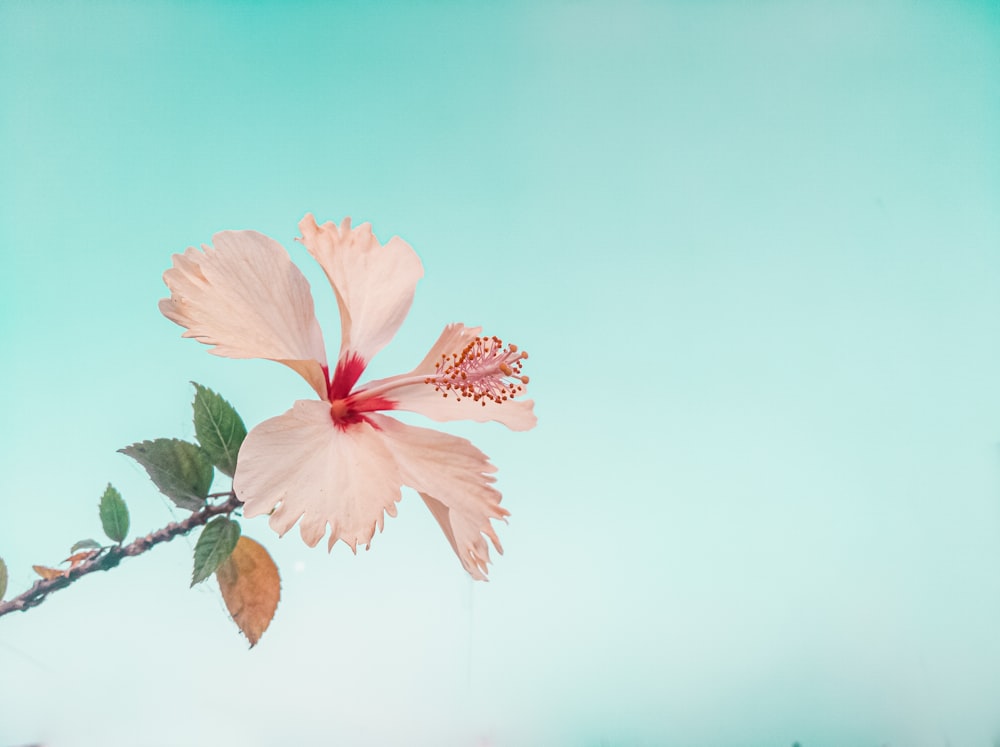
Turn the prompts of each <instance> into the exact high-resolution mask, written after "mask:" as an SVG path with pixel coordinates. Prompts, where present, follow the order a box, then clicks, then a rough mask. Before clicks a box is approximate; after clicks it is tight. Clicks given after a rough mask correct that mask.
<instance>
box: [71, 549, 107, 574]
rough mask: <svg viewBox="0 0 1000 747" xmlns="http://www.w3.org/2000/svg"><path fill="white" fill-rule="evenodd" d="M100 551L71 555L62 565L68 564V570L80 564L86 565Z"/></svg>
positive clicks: (84, 551) (85, 551)
mask: <svg viewBox="0 0 1000 747" xmlns="http://www.w3.org/2000/svg"><path fill="white" fill-rule="evenodd" d="M99 552H100V550H83V551H82V552H77V553H73V554H72V555H70V556H69V557H68V558H66V560H64V561H63V562H64V563H69V568H70V570H73V569H74V568H76V567H77V566H78V565H80V564H81V563H86V562H87V561H88V560H90V559H91V558H93V557H95V556H96V555H97V554H98V553H99Z"/></svg>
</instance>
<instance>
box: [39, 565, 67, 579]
mask: <svg viewBox="0 0 1000 747" xmlns="http://www.w3.org/2000/svg"><path fill="white" fill-rule="evenodd" d="M31 567H32V568H33V569H34V570H35V573H37V574H38V575H39V576H41V577H42V578H44V579H45V580H46V581H48V580H49V579H53V578H59V577H60V576H64V575H66V574H67V573H69V571H60V570H59V569H58V568H49V567H47V566H44V565H33V566H31Z"/></svg>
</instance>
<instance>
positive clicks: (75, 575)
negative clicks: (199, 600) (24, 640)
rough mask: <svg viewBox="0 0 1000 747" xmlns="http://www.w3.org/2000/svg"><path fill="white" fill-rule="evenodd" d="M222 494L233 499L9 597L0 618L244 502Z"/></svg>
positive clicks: (39, 601) (177, 535)
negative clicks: (11, 597)
mask: <svg viewBox="0 0 1000 747" xmlns="http://www.w3.org/2000/svg"><path fill="white" fill-rule="evenodd" d="M218 495H219V496H220V497H221V496H223V495H228V496H229V498H228V499H227V500H225V501H224V502H223V503H215V504H210V505H207V506H204V507H203V508H201V509H199V510H198V511H195V512H194V513H193V514H191V515H190V516H189V517H187V518H186V519H184V521H173V522H171V523H169V524H167V525H166V526H165V527H163V528H162V529H157V530H156V531H155V532H151V533H150V534H147V535H146V536H145V537H139V538H138V539H135V540H133V541H132V542H130V543H129V544H127V545H115V546H114V547H110V548H108V549H107V550H104V551H102V552H100V553H99V554H97V555H95V556H94V557H93V558H92V559H90V560H87V561H85V562H83V563H81V564H80V565H78V566H76V567H75V568H70V569H69V570H67V571H66V572H65V573H63V574H62V575H61V576H56V577H55V578H48V579H43V580H41V581H39V582H37V583H36V584H35V585H34V586H32V587H31V588H30V589H28V590H27V591H26V592H24V593H23V594H21V595H19V596H16V597H14V598H13V599H9V600H7V601H6V602H0V617H3V616H4V615H6V614H7V613H8V612H15V611H18V610H20V611H22V612H23V611H25V610H28V609H30V608H32V607H36V606H38V605H39V604H41V603H42V602H44V601H45V600H46V598H48V596H49V594H51V593H53V592H55V591H58V590H59V589H65V588H66V587H67V586H69V585H70V584H71V583H73V582H74V581H77V580H78V579H80V578H82V577H83V576H86V575H87V574H88V573H94V572H95V571H109V570H111V569H112V568H114V567H115V566H116V565H118V564H119V563H120V562H121V561H122V558H127V557H131V556H133V555H141V554H142V553H144V552H146V551H147V550H149V549H151V548H152V547H153V546H154V545H158V544H160V543H161V542H169V541H170V540H172V539H173V538H174V537H180V536H181V535H182V534H187V533H188V532H190V531H191V530H192V529H194V528H196V527H200V526H203V525H205V524H206V523H208V520H209V519H211V518H212V517H213V516H219V515H221V514H231V513H232V512H233V511H235V510H236V509H237V508H239V507H240V506H242V505H243V504H242V503H241V502H240V501H239V500H238V499H237V498H236V494H235V493H233V492H232V491H229V492H227V493H220V494H218Z"/></svg>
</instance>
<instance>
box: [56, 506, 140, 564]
mask: <svg viewBox="0 0 1000 747" xmlns="http://www.w3.org/2000/svg"><path fill="white" fill-rule="evenodd" d="M123 505H124V503H123ZM125 531H126V532H127V531H128V513H127V511H126V514H125ZM112 539H114V537H112ZM123 539H124V538H123ZM119 541H120V540H119ZM100 549H101V543H100V542H98V541H97V540H92V539H85V540H80V541H79V542H77V543H76V544H74V545H73V546H72V547H71V548H70V549H69V551H70V553H71V554H72V553H75V552H76V551H77V550H100Z"/></svg>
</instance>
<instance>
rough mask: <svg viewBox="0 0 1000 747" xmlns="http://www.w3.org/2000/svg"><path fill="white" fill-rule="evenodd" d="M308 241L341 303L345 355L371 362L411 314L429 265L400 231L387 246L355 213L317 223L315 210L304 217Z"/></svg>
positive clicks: (301, 225)
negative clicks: (339, 220)
mask: <svg viewBox="0 0 1000 747" xmlns="http://www.w3.org/2000/svg"><path fill="white" fill-rule="evenodd" d="M299 230H300V231H301V232H302V243H304V244H305V245H306V248H307V249H308V250H309V253H310V254H311V255H312V256H313V257H315V258H316V261H317V262H319V263H320V265H321V266H322V267H323V271H324V272H325V273H326V276H327V278H328V279H329V280H330V284H331V285H332V286H333V290H334V292H335V293H336V294H337V303H338V305H339V306H340V326H341V344H340V357H339V360H340V361H344V360H345V359H346V358H347V356H348V355H351V354H353V355H355V356H357V357H359V358H360V359H361V360H363V361H364V362H365V363H367V362H368V361H370V360H371V359H372V357H373V356H374V355H375V353H377V352H378V351H379V350H381V349H382V348H383V347H385V345H386V343H388V342H389V341H390V340H391V339H392V338H393V336H394V335H395V334H396V331H397V330H398V329H399V327H400V325H401V324H402V323H403V319H405V318H406V314H407V312H408V311H409V310H410V304H411V303H412V302H413V294H414V291H415V290H416V287H417V281H418V280H419V279H420V278H421V277H423V274H424V268H423V265H421V264H420V258H419V257H417V254H416V252H414V251H413V249H412V248H411V247H410V245H409V244H407V243H406V242H405V241H403V240H402V239H401V238H399V237H398V236H394V237H393V238H391V239H389V241H388V243H386V244H385V246H383V245H382V244H380V243H379V241H378V239H376V238H375V235H374V234H373V233H372V227H371V224H370V223H363V224H361V225H360V226H357V227H355V228H351V219H350V218H345V219H344V221H343V223H341V224H340V225H339V226H337V225H336V224H334V223H329V222H328V223H324V224H323V225H322V226H317V225H316V220H315V219H314V218H313V216H312V214H311V213H310V214H307V215H306V217H305V218H303V219H302V221H301V222H300V223H299Z"/></svg>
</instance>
